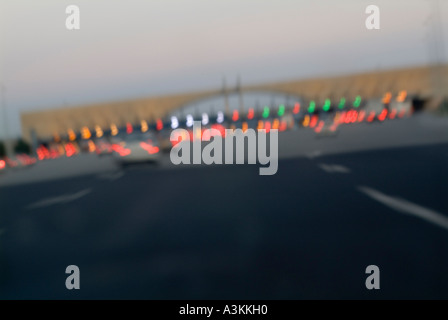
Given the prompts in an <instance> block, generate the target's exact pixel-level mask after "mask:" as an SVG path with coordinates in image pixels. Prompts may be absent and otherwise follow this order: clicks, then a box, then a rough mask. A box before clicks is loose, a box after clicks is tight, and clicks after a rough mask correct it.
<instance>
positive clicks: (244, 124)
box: [242, 122, 249, 132]
mask: <svg viewBox="0 0 448 320" xmlns="http://www.w3.org/2000/svg"><path fill="white" fill-rule="evenodd" d="M248 127H249V126H248V125H247V122H243V126H242V129H243V132H246V130H247V128H248Z"/></svg>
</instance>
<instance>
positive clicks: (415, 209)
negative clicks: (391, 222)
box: [358, 186, 448, 229]
mask: <svg viewBox="0 0 448 320" xmlns="http://www.w3.org/2000/svg"><path fill="white" fill-rule="evenodd" d="M358 189H359V190H361V191H362V192H363V193H365V194H366V195H368V196H369V197H371V198H373V199H375V200H377V201H378V202H381V203H382V204H384V205H386V206H389V207H391V208H392V209H395V210H397V211H400V212H402V213H407V214H410V215H414V216H416V217H419V218H421V219H424V220H426V221H429V222H431V223H434V224H436V225H438V226H439V227H442V228H445V229H448V217H447V216H445V215H443V214H441V213H438V212H436V211H433V210H431V209H427V208H425V207H422V206H419V205H418V204H415V203H412V202H409V201H407V200H404V199H401V198H396V197H391V196H388V195H385V194H384V193H381V192H379V191H377V190H374V189H372V188H369V187H364V186H359V187H358Z"/></svg>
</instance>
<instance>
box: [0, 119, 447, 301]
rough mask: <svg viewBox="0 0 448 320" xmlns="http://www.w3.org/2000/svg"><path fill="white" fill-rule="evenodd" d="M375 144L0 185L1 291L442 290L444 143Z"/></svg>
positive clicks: (326, 294)
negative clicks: (71, 268) (371, 282)
mask: <svg viewBox="0 0 448 320" xmlns="http://www.w3.org/2000/svg"><path fill="white" fill-rule="evenodd" d="M432 127H434V126H432ZM444 128H445V129H446V127H443V126H441V127H440V128H439V129H437V130H440V132H444V131H443V129H444ZM350 130H353V131H354V133H355V134H356V132H358V133H359V132H360V131H359V130H370V129H362V128H360V129H356V128H355V127H353V129H350ZM357 130H358V131H357ZM425 132H427V131H425ZM350 136H351V135H350ZM420 138H421V135H418V136H416V137H413V139H410V140H409V141H411V140H412V141H415V140H418V139H420ZM335 139H336V140H335V141H340V142H339V143H342V144H341V145H343V144H346V143H347V141H349V140H342V142H341V139H343V138H341V137H337V138H335ZM337 139H339V140H337ZM391 140H393V137H392V138H391ZM436 140H437V139H436ZM344 141H345V142H344ZM324 143H328V144H331V143H330V142H324ZM290 144H291V143H290ZM385 144H387V143H385ZM379 146H380V145H379ZM379 146H377V147H376V148H374V149H371V150H364V149H363V148H357V150H351V149H350V148H349V149H347V150H346V151H345V152H340V153H336V152H329V153H328V154H325V153H324V154H320V153H319V152H315V153H312V152H311V151H312V150H311V149H310V150H308V151H307V153H306V154H308V155H309V156H305V157H304V156H301V157H294V156H293V155H292V154H290V156H289V157H285V158H282V159H281V160H280V161H279V166H278V168H279V169H278V172H277V174H276V175H273V176H263V177H262V176H259V175H258V165H228V166H208V167H207V166H201V167H193V168H192V167H177V168H176V170H171V169H169V168H165V167H163V166H161V167H154V166H146V165H144V166H135V167H130V168H127V169H125V170H124V171H119V170H112V171H108V172H104V173H101V174H93V173H92V174H85V175H82V176H70V177H66V178H60V179H56V180H51V181H41V182H39V183H28V184H25V183H24V184H20V185H11V186H5V187H2V188H0V199H1V211H2V213H1V217H0V271H1V272H0V298H2V299H17V298H18V299H109V298H111V299H128V298H129V299H132V298H137V299H352V298H353V299H408V298H410V299H414V298H419V299H421V298H423V299H427V298H443V299H447V298H448V196H447V191H448V143H446V142H443V141H433V143H421V144H412V143H406V142H403V143H402V146H394V147H391V146H389V147H385V148H380V147H379ZM309 152H311V153H309ZM68 265H77V266H78V267H79V269H80V275H81V277H80V279H81V281H80V284H81V289H80V290H67V289H66V287H65V280H66V277H67V276H68V275H67V274H66V273H65V269H66V267H67V266H68ZM369 265H376V266H378V267H379V269H380V289H379V290H368V289H366V286H365V281H366V278H367V276H368V274H366V272H365V270H366V267H367V266H369Z"/></svg>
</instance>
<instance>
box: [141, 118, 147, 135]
mask: <svg viewBox="0 0 448 320" xmlns="http://www.w3.org/2000/svg"><path fill="white" fill-rule="evenodd" d="M140 125H141V130H142V132H146V131H148V123H147V122H146V121H145V120H142V121H141V122H140Z"/></svg>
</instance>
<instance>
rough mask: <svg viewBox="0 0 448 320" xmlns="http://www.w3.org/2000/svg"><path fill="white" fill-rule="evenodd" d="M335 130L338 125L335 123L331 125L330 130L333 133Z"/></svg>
mask: <svg viewBox="0 0 448 320" xmlns="http://www.w3.org/2000/svg"><path fill="white" fill-rule="evenodd" d="M337 128H338V124H337V123H336V122H335V123H333V124H332V125H331V127H330V130H331V131H333V132H334V131H336V129H337Z"/></svg>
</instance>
